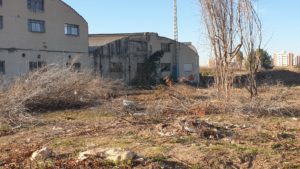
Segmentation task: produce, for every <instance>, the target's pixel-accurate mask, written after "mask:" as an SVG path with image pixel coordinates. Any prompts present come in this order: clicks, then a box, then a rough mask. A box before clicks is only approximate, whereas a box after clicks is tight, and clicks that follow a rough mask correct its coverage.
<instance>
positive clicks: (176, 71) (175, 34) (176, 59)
mask: <svg viewBox="0 0 300 169" xmlns="http://www.w3.org/2000/svg"><path fill="white" fill-rule="evenodd" d="M173 5H174V6H173V8H174V18H173V19H174V20H173V21H174V23H173V24H174V25H173V29H174V30H173V34H174V41H175V43H174V45H175V47H174V59H173V63H174V64H173V71H172V76H173V80H174V81H177V79H178V71H179V70H178V50H179V49H178V19H177V0H174V4H173Z"/></svg>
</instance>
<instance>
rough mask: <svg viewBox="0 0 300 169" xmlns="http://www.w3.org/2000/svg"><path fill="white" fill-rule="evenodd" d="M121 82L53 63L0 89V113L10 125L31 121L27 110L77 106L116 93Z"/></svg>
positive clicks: (86, 104) (91, 103) (89, 103)
mask: <svg viewBox="0 0 300 169" xmlns="http://www.w3.org/2000/svg"><path fill="white" fill-rule="evenodd" d="M122 86H123V85H122V84H121V83H120V82H118V81H112V80H108V79H102V78H100V77H97V76H94V75H92V74H91V73H90V72H85V71H83V72H76V71H73V70H72V69H71V68H62V67H59V66H57V65H51V66H48V67H44V68H43V69H40V70H38V71H35V72H31V73H29V74H28V75H25V76H23V77H20V78H18V79H16V80H15V82H14V83H13V84H12V85H11V86H10V87H8V88H7V89H5V90H3V91H2V92H1V93H0V105H1V107H0V115H1V117H4V119H5V120H6V122H8V123H9V125H11V126H19V125H24V124H25V123H32V122H34V119H33V118H32V117H31V115H30V114H28V113H33V112H45V111H53V110H59V109H71V108H81V107H85V106H92V105H94V104H99V103H101V101H102V100H105V99H108V98H111V97H114V96H116V95H118V94H120V92H121V89H122Z"/></svg>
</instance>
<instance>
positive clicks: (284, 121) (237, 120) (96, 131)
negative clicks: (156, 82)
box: [0, 87, 300, 169]
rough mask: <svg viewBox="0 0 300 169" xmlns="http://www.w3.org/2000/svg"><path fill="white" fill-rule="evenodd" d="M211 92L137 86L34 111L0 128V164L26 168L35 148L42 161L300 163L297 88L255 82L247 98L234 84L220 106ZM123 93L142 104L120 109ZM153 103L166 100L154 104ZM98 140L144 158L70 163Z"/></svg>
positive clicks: (58, 164) (59, 164)
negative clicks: (45, 152) (256, 93)
mask: <svg viewBox="0 0 300 169" xmlns="http://www.w3.org/2000/svg"><path fill="white" fill-rule="evenodd" d="M183 89H184V90H183ZM175 90H176V91H180V92H178V93H174V91H175ZM213 93H214V91H213V90H212V89H196V88H188V89H186V88H185V87H183V88H181V87H177V88H174V89H173V90H169V89H164V88H163V89H156V90H151V91H142V90H141V91H138V92H137V91H135V92H128V94H127V95H126V96H121V97H118V98H115V99H113V100H111V101H107V102H105V103H103V104H102V105H100V106H95V107H89V108H85V109H80V110H64V111H57V112H48V113H43V114H39V115H35V118H36V119H38V123H34V125H32V127H30V128H15V129H12V130H11V129H6V128H4V127H2V128H1V129H0V136H1V137H0V152H1V153H0V168H30V167H32V166H33V164H32V162H30V156H31V154H32V153H33V152H34V151H36V150H39V149H40V148H42V147H48V148H50V149H52V150H53V151H54V152H55V154H56V155H55V157H54V159H53V160H52V161H51V162H49V164H47V166H46V167H45V168H114V167H115V168H192V169H200V168H223V169H227V168H228V169H231V168H263V169H268V168H286V169H299V168H300V118H299V114H300V112H299V111H298V110H300V109H297V108H300V107H299V104H300V87H289V88H287V87H275V88H272V89H271V88H269V87H265V88H260V97H261V98H260V99H258V100H259V101H257V102H255V101H251V104H250V103H249V99H248V96H247V94H246V91H245V90H242V89H239V90H234V91H233V95H232V99H233V100H232V101H230V105H231V106H229V108H228V109H226V108H224V111H223V110H222V111H221V110H220V108H219V107H218V106H220V107H222V105H223V103H219V102H218V101H217V100H216V99H215V96H214V94H213ZM179 96H180V97H179ZM187 97H188V98H193V99H194V100H198V101H197V102H195V103H194V104H193V103H192V100H189V99H187ZM169 98H174V99H169ZM168 99H169V100H168ZM123 100H133V101H135V102H137V103H139V104H141V106H142V107H146V108H145V109H143V108H142V109H141V110H138V109H135V111H136V112H137V111H139V113H135V111H131V112H130V111H126V110H124V109H122V106H121V105H122V101H123ZM165 101H166V102H165ZM167 101H168V103H167ZM181 103H182V105H180V104H181ZM160 104H165V105H166V104H167V105H168V106H165V107H163V109H164V111H160V110H161V109H162V107H161V106H160ZM154 105H156V107H154ZM197 105H198V107H197ZM200 105H201V106H202V107H200ZM267 105H268V106H269V107H268V106H267ZM273 105H279V106H278V107H276V106H273ZM172 106H173V107H172ZM190 107H193V108H191V109H189V108H190ZM194 107H195V108H194ZM203 107H204V108H203ZM196 108H198V109H196ZM176 110H177V111H176ZM184 110H185V111H184ZM264 110H265V111H264ZM255 111H257V112H255ZM268 112H269V113H268ZM145 113H146V114H145ZM149 113H152V114H149ZM289 113H290V114H289ZM98 147H102V148H124V149H128V150H131V151H133V152H136V153H137V154H138V155H140V156H142V157H144V158H145V160H144V161H143V162H139V163H137V162H130V163H122V164H114V163H110V162H107V161H101V160H99V159H97V158H89V159H87V160H85V161H82V162H77V156H78V154H79V152H82V151H85V150H89V149H93V148H98ZM32 168H33V167H32Z"/></svg>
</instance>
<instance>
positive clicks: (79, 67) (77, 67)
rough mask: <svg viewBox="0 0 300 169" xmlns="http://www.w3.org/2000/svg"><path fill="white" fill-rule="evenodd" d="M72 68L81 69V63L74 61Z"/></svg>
mask: <svg viewBox="0 0 300 169" xmlns="http://www.w3.org/2000/svg"><path fill="white" fill-rule="evenodd" d="M72 68H73V70H74V71H80V70H81V63H78V62H77V63H73V65H72Z"/></svg>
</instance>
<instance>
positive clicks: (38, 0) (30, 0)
mask: <svg viewBox="0 0 300 169" xmlns="http://www.w3.org/2000/svg"><path fill="white" fill-rule="evenodd" d="M27 7H28V9H29V10H31V11H33V12H37V11H44V0H27Z"/></svg>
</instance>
